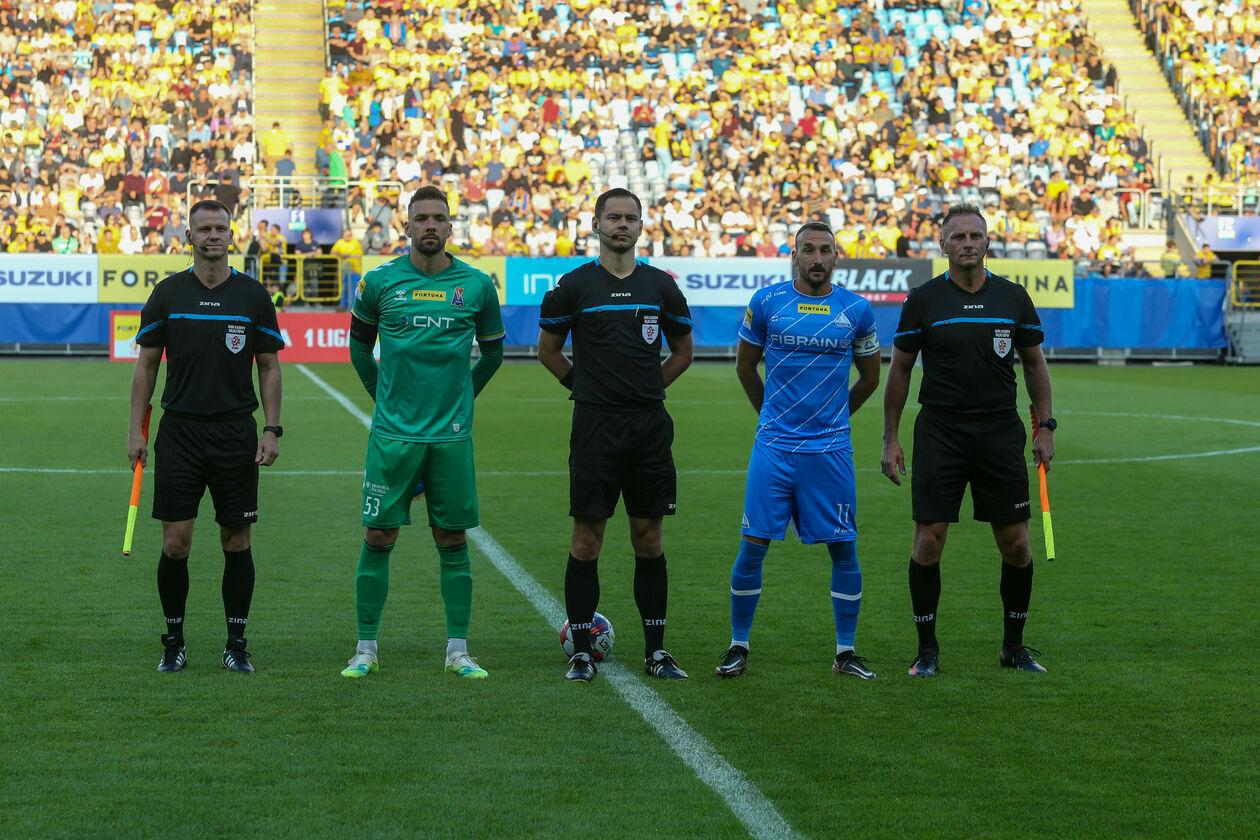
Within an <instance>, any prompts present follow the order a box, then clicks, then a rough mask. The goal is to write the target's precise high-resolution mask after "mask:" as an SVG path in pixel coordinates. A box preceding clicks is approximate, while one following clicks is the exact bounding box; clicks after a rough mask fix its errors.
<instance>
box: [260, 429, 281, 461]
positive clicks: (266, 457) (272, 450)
mask: <svg viewBox="0 0 1260 840" xmlns="http://www.w3.org/2000/svg"><path fill="white" fill-rule="evenodd" d="M279 456H280V439H279V438H277V437H276V433H275V432H263V433H262V435H261V436H260V437H259V438H258V450H257V451H256V452H255V453H254V463H255V464H260V465H262V466H264V467H270V466H271V465H272V464H274V463H275V462H276V458H278V457H279Z"/></svg>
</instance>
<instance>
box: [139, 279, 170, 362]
mask: <svg viewBox="0 0 1260 840" xmlns="http://www.w3.org/2000/svg"><path fill="white" fill-rule="evenodd" d="M169 314H170V282H169V281H168V280H163V281H161V282H160V283H158V284H157V286H155V287H154V288H153V292H152V293H151V294H150V295H149V299H148V300H147V301H145V304H144V309H142V310H140V330H139V331H138V332H137V333H136V344H139V345H140V346H141V347H165V346H166V330H167V323H166V318H167V316H168V315H169Z"/></svg>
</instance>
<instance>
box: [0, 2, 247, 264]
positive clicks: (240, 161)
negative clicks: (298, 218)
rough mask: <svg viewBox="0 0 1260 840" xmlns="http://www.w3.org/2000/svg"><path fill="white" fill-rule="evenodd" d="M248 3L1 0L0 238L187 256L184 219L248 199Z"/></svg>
mask: <svg viewBox="0 0 1260 840" xmlns="http://www.w3.org/2000/svg"><path fill="white" fill-rule="evenodd" d="M251 15H252V4H251V3H250V2H248V0H232V2H224V3H211V2H209V0H191V2H190V0H178V2H174V1H173V0H139V2H135V3H114V2H108V0H59V2H55V3H54V2H48V3H38V2H25V1H24V2H21V3H18V2H14V0H0V242H3V247H4V248H5V250H6V251H9V252H24V251H34V252H56V253H79V252H86V253H92V252H100V253H124V254H138V253H180V254H183V253H185V250H186V249H185V245H184V239H183V232H184V228H183V225H182V214H183V213H185V212H186V210H187V197H188V191H187V187H188V184H189V183H190V182H191V183H194V184H196V183H197V182H198V180H205V179H210V180H217V181H220V182H221V184H220V185H218V186H217V187H214V188H208V187H207V188H197V189H194V190H193V200H194V201H195V200H196V199H197V198H200V197H202V196H208V195H213V196H214V197H217V198H219V199H220V200H223V201H224V202H225V203H227V204H228V205H229V206H232V207H235V206H236V205H237V204H238V203H239V202H240V201H241V200H242V199H247V198H248V191H247V190H246V189H245V188H244V187H243V186H242V178H247V177H248V176H250V175H251V174H253V169H252V167H253V164H254V158H255V149H254V142H253V118H252V116H251V111H252V107H251V95H250V79H251V69H252V64H253V45H252V38H253V25H252V20H251Z"/></svg>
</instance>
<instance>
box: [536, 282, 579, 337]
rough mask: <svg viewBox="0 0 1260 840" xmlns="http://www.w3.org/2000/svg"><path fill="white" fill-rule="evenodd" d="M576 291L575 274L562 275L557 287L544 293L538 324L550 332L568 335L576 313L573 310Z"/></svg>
mask: <svg viewBox="0 0 1260 840" xmlns="http://www.w3.org/2000/svg"><path fill="white" fill-rule="evenodd" d="M576 292H577V283H576V281H575V280H574V279H573V274H572V273H569V274H566V275H564V276H563V277H561V278H560V282H559V283H557V284H556V287H555V288H554V289H552V290H551V291H549V292H547V294H545V295H543V299H542V305H541V306H540V307H539V309H538V326H540V327H542V328H543V329H544V330H546V331H547V332H549V333H555V334H556V335H568V334H569V331H570V330H572V329H573V319H574V316H575V315H576V313H575V312H574V311H573V309H574V301H575V296H576Z"/></svg>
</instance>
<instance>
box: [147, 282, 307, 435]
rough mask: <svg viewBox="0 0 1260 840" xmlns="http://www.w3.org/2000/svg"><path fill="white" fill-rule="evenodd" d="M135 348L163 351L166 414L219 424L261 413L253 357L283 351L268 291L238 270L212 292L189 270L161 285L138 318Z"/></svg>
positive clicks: (157, 287)
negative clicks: (255, 412) (218, 420)
mask: <svg viewBox="0 0 1260 840" xmlns="http://www.w3.org/2000/svg"><path fill="white" fill-rule="evenodd" d="M136 343H137V344H139V345H140V346H141V347H164V348H166V385H165V386H164V387H163V389H162V408H163V409H164V410H166V411H171V412H174V413H176V414H181V415H186V416H190V417H197V418H204V419H216V420H217V419H227V418H232V417H242V416H245V415H249V414H252V413H253V412H254V410H255V409H256V408H258V397H257V396H256V395H255V394H254V377H253V372H254V356H255V354H258V353H275V352H277V351H279V350H283V349H284V340H283V339H282V338H281V337H280V327H279V326H278V325H277V323H276V308H275V306H273V305H272V303H271V297H270V296H269V295H268V294H267V290H266V289H264V288H263V286H262V284H261V283H259V282H258V281H257V280H255V279H254V278H253V277H250V276H249V275H248V274H242V273H240V272H239V271H237V270H235V269H233V270H232V274H231V276H230V277H228V279H227V280H225V281H223V283H221V284H219V285H218V286H216V287H215V288H213V289H207V288H206V287H205V286H204V285H202V283H201V281H200V280H198V279H197V276H196V275H195V274H193V270H192V269H191V268H190V269H188V270H187V271H181V272H179V273H178V274H172V275H170V276H169V277H167V278H166V279H164V280H162V281H161V282H160V283H158V284H157V286H156V287H154V289H153V293H152V294H151V295H149V300H148V302H147V303H145V305H144V310H143V311H142V312H141V313H140V332H138V333H137V334H136Z"/></svg>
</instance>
